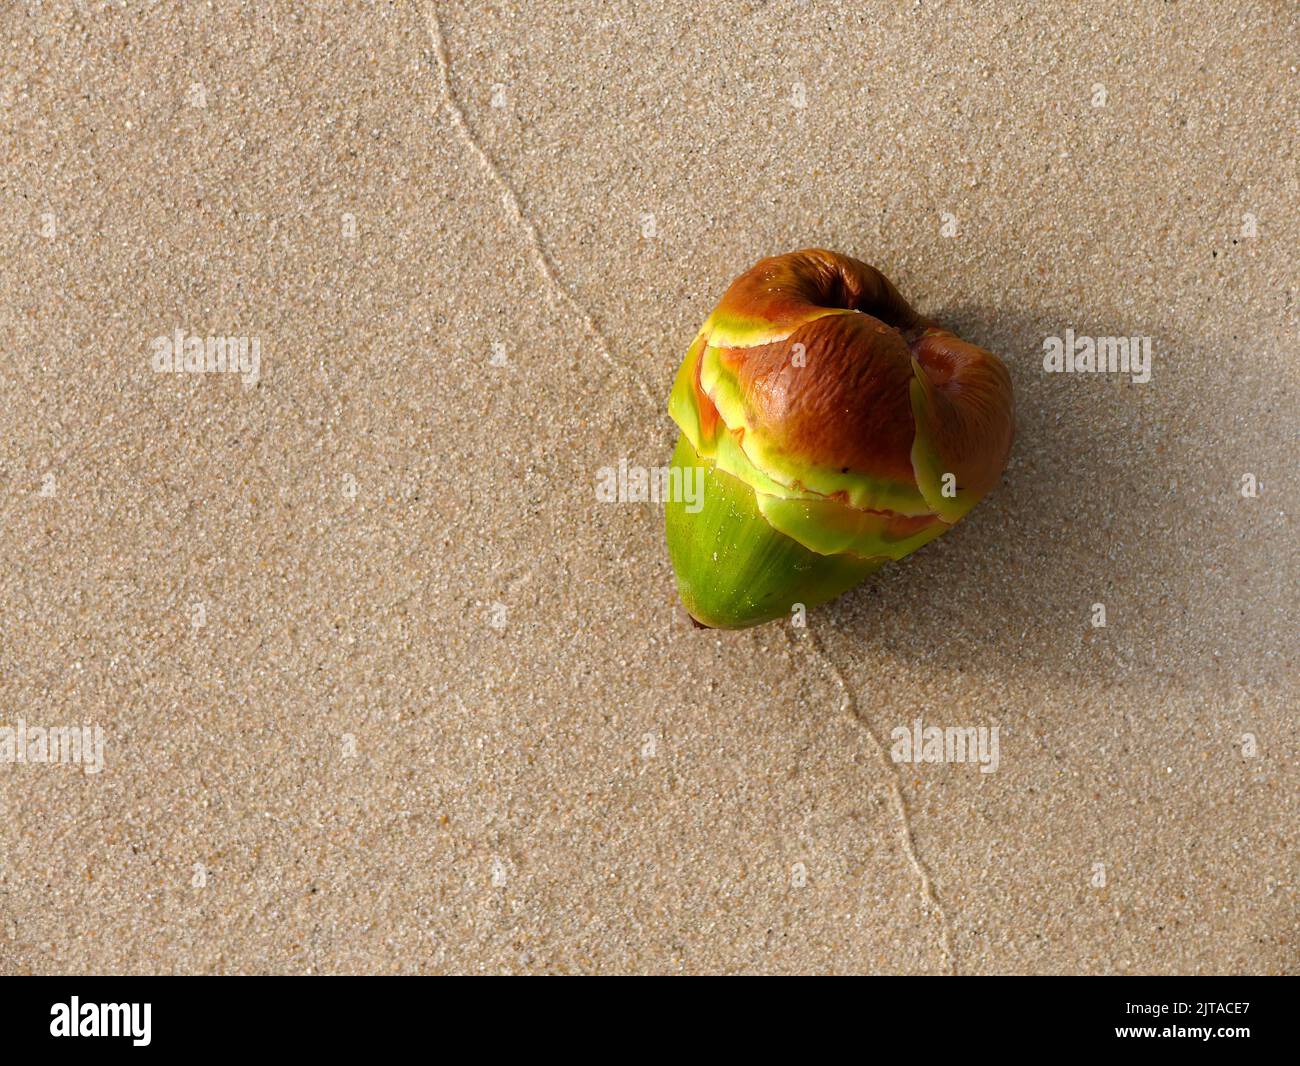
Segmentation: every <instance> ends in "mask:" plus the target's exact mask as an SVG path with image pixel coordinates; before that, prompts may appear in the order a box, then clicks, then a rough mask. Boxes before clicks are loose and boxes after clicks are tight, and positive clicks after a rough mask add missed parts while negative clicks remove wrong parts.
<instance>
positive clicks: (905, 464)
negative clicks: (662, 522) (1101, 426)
mask: <svg viewBox="0 0 1300 1066" xmlns="http://www.w3.org/2000/svg"><path fill="white" fill-rule="evenodd" d="M668 412H669V414H670V415H671V416H672V418H673V421H675V422H676V423H677V425H678V426H679V427H681V431H682V434H681V437H680V438H679V439H678V441H677V449H676V451H674V453H673V458H672V466H673V467H674V468H676V469H677V473H676V474H675V475H674V480H675V479H676V478H682V481H681V482H679V483H680V484H691V483H692V482H691V481H689V480H687V478H689V477H691V476H694V475H693V474H692V471H691V468H694V467H698V468H700V469H701V470H702V476H703V485H704V497H703V506H702V507H699V506H698V502H697V504H696V506H695V507H693V508H691V509H688V507H687V506H686V504H685V503H684V502H682V501H680V500H679V501H677V502H671V501H670V502H669V503H668V505H667V518H666V522H667V533H668V551H669V554H670V555H671V557H672V561H673V568H674V569H675V570H676V572H677V587H678V591H679V593H680V595H681V598H682V603H683V604H685V606H686V609H687V611H689V612H690V614H691V617H692V618H694V619H695V620H696V621H697V622H699V623H700V624H702V625H705V626H711V627H715V628H719V629H741V628H744V627H746V626H752V625H757V624H759V623H760V622H767V621H771V620H772V619H774V618H780V617H783V616H786V615H788V614H789V612H790V610H791V608H792V607H793V605H794V604H796V603H801V604H803V605H804V606H806V607H812V606H814V605H816V604H819V603H824V602H825V601H827V600H829V599H832V598H834V597H835V596H838V595H839V594H840V593H841V592H845V591H846V590H848V589H850V588H852V587H853V586H854V585H856V584H858V583H859V582H860V581H862V580H863V578H865V577H866V576H867V575H868V574H870V573H872V572H873V571H875V570H877V569H879V568H880V567H881V566H883V565H884V564H885V563H886V562H888V561H890V560H892V559H901V558H903V556H905V555H908V554H909V553H911V552H914V551H916V549H917V548H920V547H921V546H922V545H924V544H928V543H929V542H930V541H932V540H933V539H934V538H935V537H937V536H939V535H940V534H941V533H943V532H944V531H945V530H947V529H948V528H950V527H951V526H952V525H953V523H955V522H956V521H957V520H958V519H960V518H961V517H962V516H963V515H964V514H966V512H967V511H969V510H970V509H971V508H972V507H974V506H975V504H976V503H977V502H978V501H979V500H980V498H981V497H982V496H983V495H984V494H985V493H986V492H988V491H989V490H990V489H991V488H992V487H993V486H994V485H995V484H996V483H997V481H998V478H999V477H1000V476H1001V474H1002V469H1003V467H1004V466H1005V465H1006V461H1007V456H1008V454H1009V453H1010V450H1011V438H1012V435H1013V432H1014V417H1013V414H1012V396H1011V378H1010V376H1009V375H1008V374H1007V369H1006V367H1005V366H1003V364H1002V362H1001V360H999V359H998V358H997V357H996V356H995V355H993V354H992V353H990V352H986V351H984V349H982V348H977V347H975V346H974V345H973V344H967V343H966V342H965V341H963V340H960V339H959V338H957V337H956V336H954V335H953V334H952V333H950V332H948V331H947V330H945V329H942V328H940V327H939V326H938V325H936V324H935V323H934V322H931V321H930V320H928V319H926V318H922V317H921V316H920V315H918V314H917V313H916V312H915V311H914V310H912V308H911V307H910V306H909V305H908V303H907V302H906V301H905V300H904V299H903V298H902V297H901V296H900V295H899V294H898V291H897V290H896V289H895V288H894V286H893V285H892V284H890V282H889V280H888V279H887V278H886V277H885V276H884V275H883V274H881V273H880V272H879V271H878V270H876V269H875V268H873V267H869V266H867V264H866V263H862V262H859V261H858V260H856V259H851V258H849V257H848V256H845V255H839V254H838V253H835V252H828V251H825V250H823V249H820V248H811V249H807V250H805V251H802V252H792V253H790V254H788V255H779V256H774V257H772V258H770V259H764V260H762V261H761V262H760V263H758V264H757V265H755V266H754V267H753V268H752V269H750V270H748V271H747V272H746V273H744V274H742V275H741V276H740V277H739V278H737V279H736V280H735V281H734V282H732V284H731V287H730V288H729V289H728V290H727V292H726V294H725V295H724V296H723V297H722V301H721V302H720V303H719V304H718V306H717V307H716V308H714V310H713V313H712V314H710V315H709V317H708V318H707V319H706V320H705V322H704V326H703V327H702V328H701V329H700V332H699V334H698V335H697V336H696V338H695V340H694V341H693V342H692V344H691V346H690V349H689V350H688V351H687V353H686V359H685V361H684V362H683V363H682V367H681V370H679V371H678V373H677V380H676V381H675V383H674V384H673V391H672V396H671V397H670V398H669V401H668ZM692 510H694V511H695V512H696V513H692Z"/></svg>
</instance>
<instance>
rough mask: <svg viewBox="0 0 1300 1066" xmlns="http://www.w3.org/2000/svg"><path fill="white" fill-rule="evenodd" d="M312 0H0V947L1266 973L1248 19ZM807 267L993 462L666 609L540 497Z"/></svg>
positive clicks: (661, 561)
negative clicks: (783, 586)
mask: <svg viewBox="0 0 1300 1066" xmlns="http://www.w3.org/2000/svg"><path fill="white" fill-rule="evenodd" d="M310 6H311V11H309V12H303V11H301V10H298V8H299V5H293V4H287V3H246V4H236V3H216V4H212V5H199V4H195V5H190V6H188V7H187V8H186V9H185V10H183V11H173V10H171V9H170V8H167V9H162V10H151V11H150V13H148V14H140V13H135V12H128V11H124V10H122V8H121V7H120V6H118V5H108V4H98V3H83V4H75V5H74V4H70V3H69V4H52V3H43V4H34V3H25V4H15V5H9V6H8V7H7V8H6V10H5V11H4V13H3V14H0V40H3V44H4V50H5V55H6V60H5V65H4V68H3V77H2V79H0V104H2V105H3V106H2V108H0V116H2V117H3V121H4V135H3V151H2V152H0V198H2V201H3V208H4V211H3V217H4V219H5V224H4V226H3V227H0V279H2V280H0V284H2V286H3V289H2V291H3V293H4V299H3V301H0V316H2V318H0V337H3V338H4V355H3V359H2V360H0V395H2V397H3V404H0V523H2V525H0V528H2V530H3V532H2V534H0V536H2V538H3V539H2V541H0V543H2V544H3V549H4V560H5V565H4V568H3V571H2V572H0V726H4V727H8V728H10V729H12V730H17V729H18V727H19V723H20V722H21V723H22V728H23V729H24V730H30V729H31V728H32V727H58V726H76V727H79V726H83V725H84V726H89V727H92V729H93V728H98V729H101V730H102V734H100V735H101V736H102V738H103V764H102V770H101V772H98V773H92V772H87V770H93V769H94V768H95V767H94V766H93V765H84V766H77V765H57V766H54V765H48V764H41V763H34V762H23V763H19V762H17V761H14V762H6V763H2V764H0V804H2V808H3V818H2V819H0V971H2V972H5V973H61V972H85V971H92V972H113V973H117V972H129V973H173V972H174V973H259V972H274V973H324V972H330V973H333V972H383V973H390V972H400V973H417V972H470V973H484V972H486V973H499V972H510V973H548V972H549V973H579V972H600V973H619V972H647V973H716V972H728V973H730V972H753V973H808V972H813V973H828V972H834V973H839V972H872V973H952V972H958V973H963V974H968V973H980V974H990V973H1012V972H1015V973H1053V974H1055V973H1089V974H1108V973H1188V974H1190V973H1295V972H1296V971H1297V970H1298V969H1300V952H1298V950H1297V938H1298V937H1300V928H1298V925H1300V923H1298V921H1297V919H1298V913H1297V895H1296V892H1297V889H1296V885H1297V865H1296V854H1297V836H1298V835H1300V832H1298V828H1297V827H1298V825H1300V822H1298V820H1297V815H1298V813H1300V811H1298V808H1300V800H1298V796H1300V790H1298V788H1297V786H1298V784H1300V781H1298V777H1300V774H1298V773H1297V754H1298V753H1297V741H1296V712H1297V706H1298V704H1300V701H1298V696H1300V692H1298V691H1297V689H1298V684H1297V659H1298V657H1300V648H1298V642H1297V621H1298V618H1297V614H1298V612H1297V589H1298V587H1300V550H1298V549H1297V536H1296V528H1295V519H1294V515H1293V513H1292V512H1290V511H1288V507H1294V501H1295V500H1296V498H1297V492H1298V491H1300V485H1298V484H1297V464H1296V428H1297V424H1296V412H1297V409H1298V407H1297V401H1298V399H1300V396H1298V392H1300V390H1298V388H1297V386H1298V384H1300V363H1298V361H1297V319H1298V318H1300V314H1298V309H1297V278H1296V265H1295V257H1296V249H1297V247H1300V183H1298V179H1297V174H1298V173H1300V171H1298V169H1297V159H1296V140H1295V128H1296V117H1297V114H1300V74H1298V73H1297V67H1296V63H1297V56H1300V29H1298V28H1297V19H1296V16H1295V14H1294V12H1293V11H1288V10H1287V5H1283V4H1276V3H1273V4H1266V3H1254V4H1244V3H1243V4H1210V3H1182V4H1178V5H1165V4H1158V3H1141V4H1137V5H1133V4H1128V3H1113V4H1111V3H1107V4H1079V5H1071V10H1070V11H1068V12H1061V11H1045V10H1043V9H1042V8H1041V5H1037V4H1033V3H1029V2H1025V0H1015V2H1012V3H1009V4H1001V5H992V4H989V5H979V6H965V5H949V4H936V3H931V2H925V3H920V2H917V3H900V4H870V5H864V4H843V5H829V4H812V3H798V2H791V0H786V2H777V3H770V4H762V3H744V4H721V5H716V6H714V7H709V8H703V9H702V8H701V7H700V5H698V4H695V3H685V2H681V0H668V2H666V3H663V4H655V5H637V4H630V3H619V4H604V3H595V2H591V0H583V2H581V3H571V4H522V3H518V4H515V3H494V4H491V5H486V6H484V7H481V8H480V7H477V6H475V7H474V8H473V9H470V8H469V7H468V6H466V7H462V6H460V5H453V4H436V5H434V4H413V5H406V4H399V5H388V4H359V3H350V4H320V5H310ZM807 246H823V247H829V248H833V249H836V250H839V251H842V252H845V253H847V254H849V255H853V256H856V257H858V258H861V259H864V260H866V261H868V262H870V263H872V264H874V265H876V266H877V267H879V268H880V269H881V270H883V271H884V272H885V273H886V274H887V275H888V276H889V277H891V278H892V279H893V280H894V282H895V283H896V284H897V285H898V287H899V288H900V289H901V291H902V292H903V293H904V295H906V296H907V297H908V298H909V299H910V300H911V301H913V302H914V303H915V304H916V305H917V306H918V308H920V309H921V310H922V311H923V312H924V313H926V314H929V315H932V316H934V317H936V318H938V319H940V320H941V321H942V322H944V323H945V324H946V325H948V326H950V327H951V328H953V329H954V330H955V331H957V332H958V333H959V334H961V335H962V336H963V337H965V338H966V339H968V340H971V341H973V342H975V343H977V344H980V345H982V346H984V347H987V348H989V349H991V350H993V351H995V352H997V353H999V354H1000V355H1002V356H1003V358H1004V359H1005V360H1006V362H1007V363H1008V365H1009V367H1010V369H1011V373H1012V377H1013V380H1014V384H1015V389H1016V394H1017V419H1018V436H1017V441H1016V445H1015V449H1014V452H1013V455H1012V459H1011V462H1010V464H1009V466H1008V468H1007V471H1006V474H1005V476H1004V478H1003V483H1002V485H1001V486H1000V487H999V488H998V489H997V490H995V491H994V492H993V493H992V494H991V495H990V496H989V497H988V498H987V499H985V500H984V501H983V502H982V503H981V504H980V505H979V507H978V508H976V510H975V511H974V512H973V513H972V514H971V515H970V516H969V517H968V518H967V519H966V520H965V521H963V522H962V523H961V524H960V525H959V526H958V527H957V528H956V529H954V530H953V531H952V532H951V533H949V534H948V535H946V536H945V537H943V538H941V539H940V540H938V541H937V542H935V543H934V544H932V545H930V546H929V547H927V548H925V549H924V550H923V551H921V552H920V553H918V554H917V555H915V556H913V557H911V558H909V559H907V560H905V561H903V562H902V563H900V564H897V565H894V566H891V567H889V568H888V569H886V570H884V571H882V572H881V573H880V574H879V575H877V576H875V577H873V578H872V579H870V580H869V581H868V582H867V583H866V584H864V585H863V586H862V587H860V588H859V589H857V590H855V591H853V592H851V593H849V594H847V595H845V596H844V597H842V598H841V599H840V600H838V601H836V602H834V603H833V604H831V605H828V606H826V607H823V608H818V609H814V610H812V611H811V612H809V615H808V625H807V627H806V628H803V629H800V628H797V627H794V626H792V625H787V624H772V625H768V626H764V627H760V628H757V629H753V630H749V631H745V632H740V633H722V632H714V631H701V630H696V629H694V628H692V627H691V626H690V625H688V624H686V621H685V617H684V615H683V613H682V612H681V608H680V607H679V606H678V605H677V602H676V596H675V591H674V585H673V575H672V571H671V568H670V566H669V564H668V560H667V555H666V551H665V548H664V543H663V514H662V509H661V508H660V507H657V506H655V505H653V504H638V503H625V504H607V503H599V502H597V500H596V491H595V490H596V485H597V480H598V471H600V469H601V468H603V467H607V466H617V465H618V463H619V462H620V460H626V461H627V462H628V463H630V464H639V465H643V466H647V467H653V466H657V465H662V464H664V463H666V462H667V460H668V456H669V454H670V452H671V449H672V446H673V443H674V441H675V439H676V429H675V427H674V426H673V425H672V423H671V422H670V420H669V419H668V417H667V413H666V401H667V394H668V389H669V386H670V383H671V381H672V377H673V374H674V373H675V371H676V368H677V366H678V364H679V363H680V361H681V358H682V356H683V354H684V352H685V349H686V346H687V344H688V343H689V341H690V340H691V337H692V336H693V334H694V332H695V330H696V329H697V328H698V326H699V324H700V322H701V321H703V319H704V317H705V316H706V315H707V314H708V312H709V310H710V309H711V308H712V306H713V305H714V303H716V301H717V300H718V298H719V297H720V296H721V293H722V291H723V290H724V288H725V287H726V285H727V283H728V282H729V281H730V279H731V278H733V277H734V276H735V275H736V274H738V273H740V272H741V271H743V270H745V269H746V268H748V267H749V266H750V265H752V264H753V263H754V262H755V261H756V260H757V259H759V258H761V257H763V256H765V255H770V254H775V253H779V252H784V251H791V250H794V249H796V248H800V247H807ZM177 330H181V331H184V335H186V336H190V335H194V336H199V337H207V336H217V335H219V336H239V337H243V338H246V339H247V340H248V342H249V344H248V354H249V357H250V359H251V356H252V353H253V352H257V353H258V360H259V361H258V366H257V374H256V380H255V381H254V380H253V375H252V374H246V375H240V374H232V373H229V372H227V373H214V374H195V373H179V374H178V373H170V374H169V373H159V372H156V371H155V369H154V362H155V360H156V358H157V357H158V352H159V351H160V349H161V348H165V345H164V344H163V342H160V340H159V338H172V337H174V336H175V333H176V331H177ZM1067 330H1073V331H1074V332H1075V333H1076V334H1078V335H1087V336H1094V337H1108V336H1137V337H1149V338H1151V344H1152V353H1153V355H1152V367H1151V377H1150V380H1149V381H1147V382H1145V383H1134V382H1133V381H1132V380H1131V377H1130V376H1123V375H1119V374H1109V373H1106V374H1082V373H1081V374H1065V373H1059V374H1052V373H1047V372H1045V370H1044V367H1043V353H1044V342H1045V339H1046V338H1049V337H1053V336H1057V337H1063V336H1065V333H1066V331H1067ZM248 365H249V366H250V368H251V363H250V364H248ZM1247 475H1249V478H1248V477H1247ZM1243 479H1244V480H1243ZM1251 479H1253V481H1254V483H1255V484H1256V486H1257V491H1256V493H1255V494H1254V495H1253V496H1252V495H1249V494H1246V495H1243V485H1245V486H1249V484H1250V481H1251ZM1095 604H1103V605H1104V608H1105V613H1106V625H1105V626H1104V627H1098V626H1095V625H1094V624H1093V621H1094V618H1096V617H1097V615H1096V612H1095V609H1094V605H1095ZM917 719H920V720H921V722H922V725H923V726H930V725H934V726H941V727H974V728H985V729H992V728H993V727H995V726H996V727H997V728H998V730H999V737H1000V752H999V760H998V765H997V769H996V772H990V773H982V772H981V771H980V767H979V766H976V765H972V764H969V763H966V764H956V763H942V764H916V765H914V764H906V763H896V762H895V761H894V760H893V759H892V757H891V754H890V749H891V746H892V743H893V742H892V740H891V734H893V731H894V730H895V729H897V728H900V727H901V728H904V729H907V730H910V729H912V728H913V724H914V723H915V722H916V720H917ZM13 735H14V736H17V733H16V732H15V733H14V734H13ZM25 735H26V736H27V737H28V738H29V739H30V737H31V735H32V734H31V733H30V732H28V733H25ZM0 753H2V752H0Z"/></svg>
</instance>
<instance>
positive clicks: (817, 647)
mask: <svg viewBox="0 0 1300 1066" xmlns="http://www.w3.org/2000/svg"><path fill="white" fill-rule="evenodd" d="M807 632H808V644H809V646H810V647H811V648H812V650H813V655H814V656H815V657H816V658H817V659H819V660H820V661H821V662H822V664H823V665H824V666H825V667H826V668H827V670H829V671H830V674H831V676H832V677H833V678H835V683H836V684H837V685H838V686H839V688H840V695H841V697H842V698H841V701H840V708H841V710H843V711H844V713H845V714H847V715H848V716H849V717H850V718H851V719H853V721H854V722H855V723H856V724H857V725H859V726H860V727H861V728H862V729H863V731H864V732H865V733H866V734H867V736H868V737H870V738H871V745H872V747H874V748H875V749H876V754H877V755H879V756H880V760H881V762H883V763H885V765H886V766H887V767H888V768H889V782H890V789H889V790H890V793H891V794H892V795H893V798H894V809H895V811H896V813H897V814H898V835H899V836H900V837H901V838H902V841H903V852H904V854H906V855H907V861H908V862H909V863H910V864H911V867H912V869H913V870H914V871H915V872H916V876H917V877H918V878H919V879H920V881H921V900H922V905H923V907H924V909H925V910H926V911H927V912H928V911H930V910H931V909H933V911H934V913H935V914H937V915H938V917H939V933H940V944H941V946H942V947H943V953H944V954H945V955H946V956H948V972H949V973H950V974H952V975H953V976H954V977H955V976H956V975H957V954H956V952H954V951H953V947H952V923H951V922H949V921H948V915H947V913H946V912H945V911H944V909H943V904H942V903H940V902H939V896H938V893H936V892H935V890H934V878H932V877H931V876H930V871H929V869H928V868H927V867H926V865H925V863H924V862H923V861H922V859H921V856H920V855H919V854H918V853H917V850H916V840H915V838H914V837H913V834H912V823H911V820H910V818H909V817H908V814H907V801H906V800H904V799H903V786H902V785H901V784H900V783H899V780H898V771H897V770H896V769H895V768H894V765H893V763H892V762H891V761H890V759H889V757H888V755H887V753H886V750H885V746H884V744H882V743H881V742H880V738H879V737H877V736H876V731H875V729H873V728H872V726H871V722H870V721H868V719H867V717H866V715H864V714H863V713H862V712H861V711H859V710H858V706H857V703H856V702H855V701H854V699H853V694H852V693H851V692H850V691H849V686H848V683H847V682H846V681H845V680H844V674H843V673H842V672H841V671H840V668H839V667H838V666H836V665H835V661H834V660H833V659H832V658H831V657H830V656H829V655H827V654H826V651H825V649H823V648H822V646H821V644H820V643H819V642H818V640H817V638H816V637H814V636H813V633H812V630H808V631H807Z"/></svg>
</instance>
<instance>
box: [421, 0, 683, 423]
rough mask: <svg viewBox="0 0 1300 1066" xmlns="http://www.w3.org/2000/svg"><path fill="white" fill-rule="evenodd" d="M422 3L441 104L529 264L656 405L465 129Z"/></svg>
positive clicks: (438, 31)
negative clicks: (496, 195) (521, 240)
mask: <svg viewBox="0 0 1300 1066" xmlns="http://www.w3.org/2000/svg"><path fill="white" fill-rule="evenodd" d="M421 6H422V10H423V12H424V18H425V25H426V27H427V29H428V33H429V40H430V43H431V44H432V45H433V56H434V59H435V60H436V63H437V71H438V88H439V90H440V92H441V95H442V105H443V108H444V109H445V110H446V112H447V114H448V115H450V116H451V120H452V124H453V125H454V126H455V127H456V130H457V132H458V133H459V134H460V137H461V140H463V141H464V142H465V144H466V146H467V147H468V148H469V150H470V151H471V152H472V153H473V154H474V157H475V158H476V159H477V160H478V163H479V166H481V167H482V168H483V169H484V170H485V171H486V172H487V174H488V176H489V177H490V178H491V180H492V183H493V184H494V185H496V187H497V188H498V189H499V190H500V192H501V206H502V207H504V208H505V209H506V213H507V214H508V215H509V216H510V218H511V221H513V222H514V223H515V224H516V225H517V226H519V227H520V228H521V229H522V230H523V231H524V233H525V235H526V237H527V243H528V246H529V250H530V251H531V252H532V259H533V264H534V266H535V267H536V268H537V272H538V273H539V274H541V276H542V280H543V281H544V282H545V283H546V284H547V285H548V286H549V287H550V289H551V291H552V292H554V293H555V294H556V295H558V296H559V297H560V299H561V300H562V301H563V302H564V303H565V304H567V305H568V307H569V310H570V311H572V312H573V314H574V315H576V316H577V318H578V320H579V321H580V322H581V323H582V325H583V327H584V328H585V329H586V331H587V332H588V333H590V334H591V336H592V337H593V338H595V341H596V348H597V350H598V351H599V352H600V357H601V358H602V359H603V360H605V362H606V363H607V364H609V367H610V369H612V370H614V371H617V372H618V373H620V374H623V375H625V376H626V377H628V378H630V379H631V380H632V381H633V382H634V383H635V385H636V387H637V389H638V390H639V391H640V392H641V395H642V396H644V397H645V398H646V400H647V401H648V402H649V403H650V405H651V406H652V407H656V408H657V407H658V406H659V405H658V403H657V402H656V401H655V398H654V397H653V396H652V395H651V393H650V390H649V389H648V388H647V387H646V385H645V382H643V381H642V380H641V377H640V375H639V374H636V373H634V372H633V371H632V370H631V369H630V368H628V367H627V366H625V365H623V364H622V363H619V362H618V361H617V360H616V359H615V358H614V357H613V356H612V355H611V354H610V345H609V341H608V340H607V339H606V338H605V335H604V333H602V332H601V330H600V327H599V326H597V325H596V321H595V319H593V318H592V317H591V315H590V313H588V312H587V311H586V310H584V309H583V308H582V307H581V306H580V305H579V303H578V301H577V300H576V299H574V297H573V295H572V294H571V293H570V292H569V290H568V289H567V288H565V287H564V285H562V284H561V283H560V279H559V275H558V274H557V273H556V269H555V264H554V262H552V260H551V257H550V256H549V255H547V253H546V249H545V248H544V247H543V246H542V241H541V237H540V236H538V233H537V227H536V226H535V225H534V224H533V223H532V222H531V221H530V220H529V219H528V217H527V216H526V215H525V214H524V211H523V207H522V205H521V204H520V202H519V195H518V193H516V192H515V190H514V188H513V187H512V186H511V184H510V182H508V181H507V180H506V177H505V175H504V174H503V173H502V171H501V168H500V167H499V166H497V164H496V163H494V162H493V161H492V158H491V157H490V156H489V155H488V154H487V152H486V151H485V150H484V148H483V146H482V145H481V144H479V142H478V141H477V140H476V139H475V137H474V134H473V132H471V130H470V128H469V122H468V121H467V120H466V118H465V112H464V110H463V109H462V108H461V106H460V104H458V103H457V102H456V94H455V92H454V91H453V90H452V87H451V60H450V58H449V56H448V54H447V45H446V41H445V39H444V38H443V35H442V26H441V24H440V23H439V22H438V16H437V14H436V12H435V11H434V5H433V4H432V3H425V4H423V5H421Z"/></svg>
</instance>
